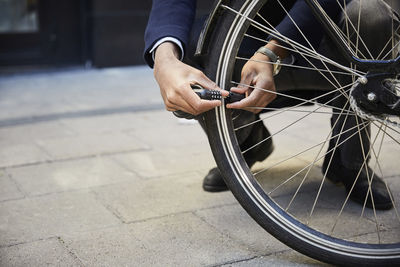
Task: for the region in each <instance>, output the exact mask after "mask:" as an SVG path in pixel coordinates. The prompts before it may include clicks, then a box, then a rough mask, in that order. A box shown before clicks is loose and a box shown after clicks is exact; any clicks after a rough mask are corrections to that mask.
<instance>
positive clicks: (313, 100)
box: [232, 81, 354, 131]
mask: <svg viewBox="0 0 400 267" xmlns="http://www.w3.org/2000/svg"><path fill="white" fill-rule="evenodd" d="M232 83H235V84H240V83H236V82H233V81H232ZM246 86H248V85H246ZM350 86H351V85H347V86H345V87H343V88H342V89H344V88H346V87H350ZM249 87H251V88H253V89H256V87H254V86H249ZM262 90H266V89H263V88H262ZM335 91H337V90H333V91H330V92H328V93H326V94H323V95H321V96H318V97H315V98H313V99H310V100H306V99H302V98H298V97H294V96H290V95H287V94H282V93H279V92H274V91H269V92H270V93H275V94H277V95H282V96H285V97H288V98H292V99H296V100H300V101H303V102H302V103H300V104H297V105H295V106H293V107H288V108H283V109H281V110H280V111H279V112H277V113H275V114H272V115H270V116H268V117H266V118H263V119H259V120H255V121H253V122H250V123H247V124H244V125H241V126H239V127H237V128H235V129H234V130H235V131H238V130H240V129H242V128H245V127H248V126H250V125H253V124H255V123H257V122H259V121H263V120H267V119H269V118H272V117H275V116H278V115H279V114H282V113H284V112H286V111H288V110H291V109H293V108H297V107H299V106H302V105H303V104H306V103H312V104H315V105H318V106H320V107H327V108H331V109H333V110H337V111H342V110H343V109H341V108H338V107H334V106H330V105H327V104H328V103H330V102H332V101H334V100H335V99H337V98H338V97H340V95H338V96H335V97H333V98H332V99H330V100H329V101H327V102H326V103H324V104H322V103H318V102H315V100H317V99H319V98H322V97H325V96H328V95H330V94H333V93H335ZM318 109H319V108H317V109H315V110H313V111H312V112H315V111H318ZM352 112H353V111H352ZM353 114H354V113H353Z"/></svg>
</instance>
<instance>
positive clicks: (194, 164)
mask: <svg viewBox="0 0 400 267" xmlns="http://www.w3.org/2000/svg"><path fill="white" fill-rule="evenodd" d="M205 145H206V144H205ZM112 158H113V159H115V160H116V161H117V162H119V163H120V164H122V165H123V166H124V167H126V168H127V169H129V170H131V171H133V172H135V173H137V174H139V175H140V177H144V178H152V177H161V176H166V175H173V174H179V173H185V172H193V171H198V170H204V169H210V168H212V167H215V166H216V164H215V161H214V158H213V156H212V154H211V151H210V150H209V148H208V147H207V146H204V147H197V148H195V149H193V148H192V149H188V147H187V146H182V147H174V148H172V147H171V148H165V149H163V150H161V151H159V150H157V151H155V150H151V151H141V152H134V153H128V154H123V155H122V154H121V155H116V156H112Z"/></svg>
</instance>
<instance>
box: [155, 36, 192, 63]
mask: <svg viewBox="0 0 400 267" xmlns="http://www.w3.org/2000/svg"><path fill="white" fill-rule="evenodd" d="M165 42H172V43H174V44H176V45H177V46H178V47H179V49H180V50H181V58H180V59H181V61H182V60H183V57H184V51H183V46H182V43H181V41H179V40H178V39H176V38H174V37H164V38H161V39H160V40H158V41H157V43H155V44H154V45H153V47H152V48H151V49H150V51H149V53H150V54H151V56H152V58H153V61H154V57H155V53H154V52H155V51H156V49H157V47H158V46H159V45H160V44H162V43H165Z"/></svg>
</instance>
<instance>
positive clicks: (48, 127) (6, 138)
mask: <svg viewBox="0 0 400 267" xmlns="http://www.w3.org/2000/svg"><path fill="white" fill-rule="evenodd" d="M72 135H74V132H73V131H72V130H71V129H70V128H68V127H66V126H64V125H62V124H61V123H60V122H59V121H51V122H41V123H33V124H24V125H17V126H10V127H2V128H0V144H34V143H35V141H36V140H40V139H48V138H55V137H58V138H59V137H68V136H72Z"/></svg>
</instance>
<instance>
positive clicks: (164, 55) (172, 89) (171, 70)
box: [154, 42, 229, 115]
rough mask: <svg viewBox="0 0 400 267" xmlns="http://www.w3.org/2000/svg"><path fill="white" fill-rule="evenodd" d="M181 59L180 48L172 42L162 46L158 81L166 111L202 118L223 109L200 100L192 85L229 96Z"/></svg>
mask: <svg viewBox="0 0 400 267" xmlns="http://www.w3.org/2000/svg"><path fill="white" fill-rule="evenodd" d="M178 58H179V48H178V47H177V46H176V45H175V44H173V43H171V42H165V43H162V44H161V45H160V46H158V48H157V50H156V54H155V59H154V77H155V78H156V80H157V82H158V85H159V86H160V91H161V95H162V98H163V100H164V104H165V107H166V109H167V110H168V111H175V110H182V111H184V112H186V113H190V114H192V115H199V114H201V113H203V112H206V111H208V110H210V109H213V108H215V107H217V106H220V105H221V101H220V100H212V101H210V100H202V99H200V97H199V96H198V95H197V94H196V93H195V92H194V91H193V90H192V88H191V85H193V84H198V85H201V86H202V87H203V88H204V89H208V90H221V92H222V96H227V95H228V94H229V92H228V91H225V90H222V89H220V88H219V87H218V86H217V85H216V84H215V83H214V82H213V81H211V80H210V79H208V77H207V76H206V75H205V74H204V73H203V72H201V71H200V70H198V69H195V68H193V67H191V66H189V65H187V64H185V63H183V62H181V61H180V60H179V59H178Z"/></svg>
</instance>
